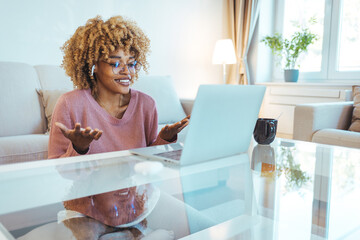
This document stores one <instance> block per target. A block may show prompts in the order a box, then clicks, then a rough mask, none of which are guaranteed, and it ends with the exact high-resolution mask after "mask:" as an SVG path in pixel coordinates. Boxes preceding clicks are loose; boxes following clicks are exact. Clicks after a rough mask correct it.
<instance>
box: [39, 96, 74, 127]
mask: <svg viewBox="0 0 360 240" xmlns="http://www.w3.org/2000/svg"><path fill="white" fill-rule="evenodd" d="M68 91H69V90H62V89H59V90H56V89H54V90H41V89H38V90H37V92H38V94H39V95H40V97H41V100H42V103H43V106H44V108H45V116H46V122H47V125H46V126H47V131H46V133H48V132H50V126H51V117H52V114H53V111H54V108H55V105H56V102H57V100H58V99H59V97H60V96H61V95H63V94H64V93H66V92H68Z"/></svg>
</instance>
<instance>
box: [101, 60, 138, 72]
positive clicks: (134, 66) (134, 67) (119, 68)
mask: <svg viewBox="0 0 360 240" xmlns="http://www.w3.org/2000/svg"><path fill="white" fill-rule="evenodd" d="M104 62H105V63H107V64H109V65H110V66H111V67H112V71H113V73H114V74H119V73H121V72H124V71H125V66H126V67H127V69H128V71H129V72H131V73H135V72H137V71H139V70H140V69H141V63H138V62H137V61H134V62H132V63H127V64H125V63H123V62H115V63H109V62H106V61H104Z"/></svg>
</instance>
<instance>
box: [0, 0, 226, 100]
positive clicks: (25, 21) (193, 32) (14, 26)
mask: <svg viewBox="0 0 360 240" xmlns="http://www.w3.org/2000/svg"><path fill="white" fill-rule="evenodd" d="M225 2H226V0H131V1H130V0H102V1H98V0H76V1H75V0H61V1H54V0H31V1H27V0H0V26H1V31H0V33H1V37H0V61H20V62H25V63H29V64H32V65H36V64H55V65H60V64H61V61H62V52H61V51H60V47H61V46H62V45H63V43H64V42H65V41H66V40H67V39H68V38H69V37H70V36H71V35H72V34H73V33H74V31H75V29H76V28H77V27H78V26H80V25H83V24H85V22H86V20H87V19H89V18H92V17H94V16H96V15H101V16H103V18H109V17H110V16H113V15H123V16H126V17H129V18H131V19H132V20H135V21H136V22H137V23H138V24H139V25H140V27H141V28H142V29H143V30H144V31H145V32H146V33H147V34H148V36H149V38H150V39H151V49H152V53H151V57H150V61H149V62H150V71H149V74H151V75H171V76H172V77H173V79H174V80H175V85H176V89H177V92H178V94H179V96H180V97H185V98H192V97H194V96H195V94H196V91H197V87H198V86H199V85H200V84H206V83H208V84H214V83H221V82H222V72H221V71H222V69H221V65H213V64H212V63H211V57H212V52H213V48H214V45H215V42H216V40H218V39H221V38H227V37H228V36H229V35H228V32H227V30H226V29H228V27H227V22H226V9H225Z"/></svg>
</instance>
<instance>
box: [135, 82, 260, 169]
mask: <svg viewBox="0 0 360 240" xmlns="http://www.w3.org/2000/svg"><path fill="white" fill-rule="evenodd" d="M264 93H265V86H254V85H250V86H244V85H201V86H200V87H199V89H198V93H197V95H196V99H195V103H194V106H193V109H192V113H191V118H190V122H189V125H188V126H187V128H188V131H187V134H186V136H185V140H184V143H172V144H167V145H158V146H151V147H145V148H137V149H131V150H130V152H131V153H133V154H137V155H141V156H144V157H147V158H149V159H154V160H164V161H166V162H171V163H176V164H180V165H189V164H195V163H199V162H204V161H209V160H213V159H218V158H224V157H228V156H232V155H236V154H239V153H243V152H246V151H247V150H248V147H249V144H250V140H251V136H252V133H253V130H254V127H255V124H256V120H257V118H258V114H259V110H260V106H261V103H262V100H263V96H264Z"/></svg>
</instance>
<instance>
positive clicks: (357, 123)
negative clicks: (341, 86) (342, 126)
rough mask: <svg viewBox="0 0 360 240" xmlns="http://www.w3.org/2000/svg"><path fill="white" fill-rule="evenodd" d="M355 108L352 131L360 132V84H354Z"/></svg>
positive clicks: (350, 128)
mask: <svg viewBox="0 0 360 240" xmlns="http://www.w3.org/2000/svg"><path fill="white" fill-rule="evenodd" d="M352 92H353V100H354V110H353V115H352V119H351V125H350V127H349V130H350V131H354V132H360V86H353V87H352Z"/></svg>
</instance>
